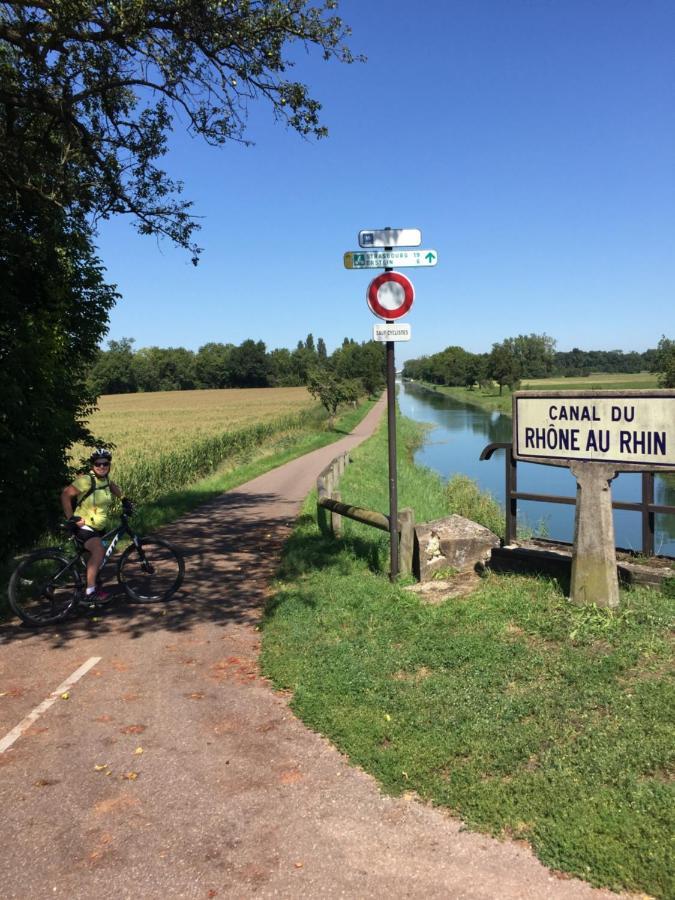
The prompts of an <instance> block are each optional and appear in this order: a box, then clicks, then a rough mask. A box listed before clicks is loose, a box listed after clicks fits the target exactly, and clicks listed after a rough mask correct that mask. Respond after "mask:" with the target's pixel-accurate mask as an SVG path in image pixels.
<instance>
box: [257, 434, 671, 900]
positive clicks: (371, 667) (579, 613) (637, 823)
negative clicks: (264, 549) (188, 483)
mask: <svg viewBox="0 0 675 900" xmlns="http://www.w3.org/2000/svg"><path fill="white" fill-rule="evenodd" d="M415 439H417V438H416V435H415V429H414V428H413V427H412V426H410V425H409V424H407V423H403V424H402V428H401V434H400V437H399V446H402V445H403V444H404V443H405V442H406V441H410V440H415ZM354 458H355V459H354V463H353V464H352V465H351V466H350V467H349V468H348V469H347V472H346V474H345V477H344V479H343V482H342V484H341V491H342V496H343V499H345V500H347V501H348V502H352V503H359V504H360V505H364V506H369V507H372V508H375V509H381V510H382V511H386V508H387V505H386V490H387V487H386V486H387V475H386V471H387V470H386V441H385V440H384V438H383V431H381V432H380V433H379V434H378V436H377V437H376V438H375V439H373V440H372V441H369V442H367V443H366V444H364V445H362V446H361V447H360V448H359V449H358V450H357V451H356V452H355V453H354ZM399 474H400V482H399V496H400V505H401V506H405V505H411V506H413V507H414V508H415V512H416V518H417V519H418V521H423V520H428V519H431V518H435V517H437V516H438V515H443V514H445V513H446V512H447V511H449V509H450V507H451V505H452V506H454V508H455V510H456V509H457V507H456V504H457V503H458V502H460V503H461V502H462V498H465V499H467V498H468V501H469V502H471V503H474V504H475V503H476V498H475V496H473V497H472V492H471V490H469V491H468V492H467V491H466V490H464V489H462V487H461V486H459V488H458V487H457V486H455V488H454V490H453V489H451V490H449V491H446V490H445V489H444V487H443V485H442V483H441V481H440V479H438V478H437V477H436V476H435V475H434V474H433V473H430V472H429V471H428V470H419V469H415V468H414V467H413V466H412V464H411V462H410V459H409V456H406V454H405V453H401V454H400V473H399ZM472 509H473V510H474V511H475V505H474V507H473V508H472ZM489 510H490V505H489V504H487V505H486V506H485V508H484V509H482V511H481V510H480V509H479V511H481V514H486V511H487V512H488V513H489ZM457 511H460V512H461V509H460V510H457ZM314 513H315V510H314V507H313V501H312V499H311V498H310V500H309V501H308V504H307V505H306V507H305V511H304V515H303V517H302V518H301V520H300V522H299V524H298V528H297V529H296V531H295V533H294V535H293V537H292V539H291V540H290V542H289V544H288V546H287V550H286V553H285V556H284V560H283V563H282V569H281V572H280V580H279V583H278V587H277V591H276V593H275V596H274V597H273V598H272V600H271V602H270V604H269V607H268V610H267V615H266V619H265V623H264V631H263V651H262V665H263V670H264V672H265V674H266V675H268V676H269V677H270V678H271V679H272V680H273V682H274V684H275V685H276V686H277V687H279V688H283V689H285V690H288V691H292V693H293V699H292V706H293V709H294V711H295V712H296V713H297V714H298V715H299V716H300V717H301V718H302V719H303V720H304V721H305V722H306V723H307V724H308V725H309V726H310V727H311V728H313V729H316V730H317V731H319V732H321V733H322V734H325V735H327V736H328V737H329V738H330V739H331V740H332V741H333V742H334V743H335V744H336V745H337V746H338V747H339V749H340V750H341V751H343V752H345V753H347V754H348V755H349V757H350V759H351V760H352V762H353V763H354V764H357V765H360V766H362V767H363V768H364V769H365V770H366V771H368V772H370V773H372V774H373V775H374V776H375V777H376V778H377V779H378V780H379V782H380V784H381V785H382V787H383V789H384V790H385V791H386V792H389V793H392V794H399V793H401V792H403V791H409V790H412V791H415V792H417V794H418V795H419V796H420V797H422V798H423V799H425V800H428V801H430V802H433V803H435V804H437V805H440V806H443V807H445V808H447V809H448V810H450V811H451V812H453V813H454V814H455V815H457V816H459V817H460V818H461V819H463V820H464V822H465V823H466V824H467V826H468V827H470V828H472V829H476V830H480V831H484V832H487V833H490V834H493V835H498V836H507V837H508V836H512V837H517V838H519V839H523V840H526V841H528V842H529V843H530V844H531V846H532V847H533V849H534V851H535V852H536V854H537V855H538V856H539V858H540V859H541V860H542V861H543V862H544V863H545V864H547V865H548V866H550V867H552V868H554V869H559V870H562V871H565V872H569V873H572V874H575V875H578V876H579V877H581V878H584V879H586V880H588V881H590V882H591V883H593V884H595V885H605V886H609V887H612V888H614V889H629V890H636V891H643V892H647V893H649V894H651V895H652V896H656V897H664V898H665V897H672V896H674V895H675V883H674V881H673V864H672V855H671V854H670V851H671V849H672V845H671V841H672V834H673V826H674V825H675V821H674V817H673V810H674V809H675V804H674V803H673V800H674V799H675V798H674V797H673V780H672V779H673V755H672V734H673V716H672V713H673V709H674V707H675V704H674V702H673V701H674V700H675V697H674V696H673V685H672V680H671V678H670V675H671V673H672V661H673V654H672V632H671V631H670V630H669V628H670V627H671V626H672V622H673V613H674V612H675V598H674V597H673V595H672V592H669V593H659V592H656V591H649V590H646V589H642V590H633V591H631V592H630V593H623V594H622V607H621V611H620V612H618V613H611V612H609V611H605V610H600V609H596V608H594V607H583V608H578V607H574V606H572V605H571V604H570V603H569V602H568V601H567V599H566V598H565V597H564V595H563V594H562V591H561V590H560V587H559V586H558V584H557V583H556V582H554V581H550V580H545V579H539V578H532V577H517V576H497V575H494V574H492V575H489V576H488V577H486V578H484V579H483V580H482V581H481V583H480V587H479V589H478V590H477V591H476V592H475V593H474V594H473V595H472V596H471V597H469V598H464V599H462V600H454V601H449V602H447V603H445V604H441V605H438V606H432V605H424V604H422V603H421V602H420V600H419V599H418V598H417V597H416V596H415V595H412V594H410V593H409V592H407V591H405V590H403V589H402V587H401V586H400V585H396V584H390V583H389V580H388V579H387V578H386V576H385V574H384V573H385V572H386V570H387V566H388V553H387V549H388V548H387V536H386V535H385V534H381V533H380V532H377V531H375V530H373V529H366V528H365V527H364V526H359V525H357V524H356V523H352V522H348V523H347V522H345V532H344V537H343V538H342V539H340V540H335V539H332V538H328V537H323V536H322V535H321V534H320V533H319V531H318V529H317V527H316V524H315V514H314Z"/></svg>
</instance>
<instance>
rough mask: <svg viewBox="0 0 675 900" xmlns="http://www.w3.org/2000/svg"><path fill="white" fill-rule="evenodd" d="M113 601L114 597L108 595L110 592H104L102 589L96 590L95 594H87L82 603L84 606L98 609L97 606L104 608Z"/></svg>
mask: <svg viewBox="0 0 675 900" xmlns="http://www.w3.org/2000/svg"><path fill="white" fill-rule="evenodd" d="M111 599H112V595H111V594H109V593H108V591H103V590H101V588H96V590H95V591H94V593H93V594H87V595H86V596H84V597H83V598H82V603H83V605H84V606H89V607H96V606H104V605H105V604H106V603H108V602H109V601H110V600H111Z"/></svg>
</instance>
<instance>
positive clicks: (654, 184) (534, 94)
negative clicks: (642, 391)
mask: <svg viewBox="0 0 675 900" xmlns="http://www.w3.org/2000/svg"><path fill="white" fill-rule="evenodd" d="M339 12H340V14H341V15H342V17H343V18H344V19H345V20H346V21H347V22H348V23H349V24H350V25H351V27H352V29H353V35H352V38H351V41H350V45H351V47H352V50H353V51H354V52H357V53H363V54H365V55H366V56H367V57H368V61H367V62H366V63H364V64H359V63H355V64H354V65H352V66H343V65H340V64H338V63H325V62H324V61H323V60H321V59H320V57H319V55H318V54H313V55H310V56H305V55H304V53H301V58H300V61H299V64H298V66H297V68H296V73H297V76H298V77H300V78H301V79H302V80H305V81H306V82H307V83H308V84H309V85H310V87H311V89H312V94H313V96H314V97H315V98H316V99H318V100H319V101H320V102H321V103H322V104H323V121H324V123H325V124H326V125H327V126H328V128H329V131H330V135H329V137H328V138H327V139H324V140H321V141H314V142H311V141H306V140H303V139H302V138H300V137H299V136H298V135H297V134H295V133H294V132H291V131H289V130H287V129H286V128H285V127H284V126H283V125H279V124H278V123H275V122H274V121H273V118H272V114H271V110H270V109H269V108H268V107H267V106H266V105H264V104H262V103H261V104H260V105H258V106H256V107H254V108H252V109H251V112H250V118H249V134H248V136H249V137H250V139H252V140H253V141H255V146H253V147H244V146H241V145H239V144H234V143H233V144H231V145H228V146H225V147H223V148H219V149H214V148H210V147H208V146H206V145H205V144H204V143H203V142H200V141H198V140H196V139H190V138H189V137H187V136H186V135H184V134H182V133H179V132H177V133H176V134H175V136H174V138H173V139H172V149H171V154H170V156H169V157H167V159H166V165H167V168H168V170H169V171H170V173H171V174H172V175H174V176H177V177H180V178H182V180H183V181H184V183H185V196H186V197H188V198H190V199H192V200H193V201H194V211H195V212H196V213H197V214H198V215H199V216H200V217H202V219H201V221H202V230H201V232H200V233H199V236H198V242H199V243H200V245H201V246H203V247H204V253H203V256H202V261H201V262H200V264H199V266H198V267H197V268H194V267H193V266H192V265H191V263H190V259H189V256H188V254H187V253H185V252H184V251H182V250H180V249H178V248H176V247H174V246H172V245H171V244H170V243H168V242H162V243H158V242H157V241H156V240H155V239H152V238H147V237H141V236H139V235H138V234H137V233H136V231H135V230H134V229H133V228H132V227H131V226H130V224H129V222H128V220H126V219H117V220H115V221H112V222H109V223H104V224H103V225H102V227H101V231H100V236H99V242H98V243H99V251H100V255H101V258H102V260H103V262H104V264H105V265H106V267H107V270H108V271H107V278H108V280H109V281H112V282H115V283H116V284H117V285H118V289H119V290H120V292H121V294H122V299H121V300H120V301H119V302H118V304H117V306H116V308H115V310H114V311H113V313H112V315H111V324H110V332H109V335H108V337H109V338H115V339H119V338H121V337H133V338H135V341H136V347H144V346H150V345H157V346H163V347H168V346H183V347H187V348H190V349H194V350H197V349H198V348H199V347H200V346H201V345H202V344H204V343H206V342H208V341H222V342H232V343H235V344H239V343H241V341H243V340H245V339H247V338H254V339H255V340H263V341H265V343H266V345H267V347H268V349H273V348H275V347H289V348H293V347H295V345H296V344H297V342H298V340H299V339H301V338H304V337H305V336H306V335H307V334H308V333H310V332H311V333H312V334H313V335H314V338H315V339H317V338H318V337H323V338H324V340H325V341H326V344H327V347H328V350H329V352H330V351H332V350H333V349H334V348H335V347H336V346H338V345H339V344H340V343H341V342H342V339H343V338H344V337H345V336H348V337H353V338H355V339H357V340H368V339H369V338H370V337H371V335H372V326H373V325H374V324H375V323H376V321H379V320H376V319H375V318H374V316H373V314H372V313H371V312H370V310H369V309H368V307H367V305H366V299H365V296H366V289H367V286H368V284H369V282H370V280H371V279H372V278H373V277H375V276H376V275H378V274H379V270H372V271H370V272H367V271H348V270H346V269H344V267H343V261H342V257H343V253H344V252H345V251H347V250H355V249H358V243H357V233H358V232H359V230H361V229H370V228H383V227H385V226H392V227H404V228H419V229H421V231H422V247H423V248H431V249H434V250H436V251H437V252H438V256H439V262H438V265H437V266H436V267H435V268H428V269H427V268H425V269H420V270H414V269H404V270H402V271H403V272H404V273H405V274H407V275H408V277H410V278H411V280H412V281H413V283H414V285H415V289H416V298H415V303H414V305H413V308H412V309H411V311H410V313H409V314H408V316H407V317H406V319H405V321H407V322H409V323H410V325H411V329H412V340H411V341H410V343H401V344H399V345H398V347H397V363H398V362H399V361H403V360H405V359H407V358H412V357H417V356H422V355H425V354H430V353H435V352H438V351H439V350H442V349H443V348H444V347H446V346H449V345H451V344H459V345H460V346H463V347H465V348H466V349H467V350H470V351H473V352H483V351H488V350H489V349H490V347H491V345H492V343H494V342H495V341H500V340H502V339H503V338H505V337H509V336H512V335H517V334H523V333H527V334H529V333H531V332H534V333H537V334H540V333H543V332H546V333H547V334H549V335H551V336H552V337H554V338H555V339H556V340H557V342H558V343H557V346H558V349H560V350H569V349H571V348H572V347H574V346H578V347H581V348H583V349H600V348H602V349H623V350H639V351H643V350H646V349H647V348H649V347H654V346H656V344H657V342H658V340H659V338H660V336H661V335H662V334H664V333H665V334H667V335H669V336H670V337H675V333H674V332H675V328H674V327H673V326H674V325H675V53H674V52H673V47H674V46H675V3H673V2H672V0H420V2H419V3H417V4H414V5H413V4H411V3H410V2H404V0H389V2H387V3H381V2H377V0H342V2H341V3H340V8H339Z"/></svg>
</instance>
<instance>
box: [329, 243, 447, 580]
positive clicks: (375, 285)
mask: <svg viewBox="0 0 675 900" xmlns="http://www.w3.org/2000/svg"><path fill="white" fill-rule="evenodd" d="M421 243H422V233H421V231H420V230H419V229H418V228H383V229H379V230H373V231H360V232H359V246H361V247H363V248H365V249H366V250H367V252H365V253H364V252H362V251H348V252H347V253H345V254H344V265H345V268H347V269H371V268H379V267H380V266H382V267H384V273H383V274H382V275H378V276H377V278H374V279H373V281H371V283H370V284H369V286H368V290H367V292H366V300H367V302H368V306H369V307H370V310H371V312H372V313H373V314H374V315H376V316H377V317H378V318H380V319H383V320H384V323H385V324H384V326H376V329H377V328H379V329H380V331H379V332H377V333H376V334H375V339H376V340H378V341H383V342H385V343H386V354H387V357H386V362H387V431H388V438H389V540H390V559H391V565H390V572H389V579H390V580H391V581H394V580H395V579H396V578H397V577H398V573H399V550H398V537H399V534H398V482H397V456H396V359H395V354H394V348H395V346H396V341H397V340H399V341H400V340H409V339H410V326H409V325H407V323H404V322H401V323H399V324H398V327H397V323H396V320H397V319H399V318H400V317H401V316H404V315H405V314H406V313H407V312H408V310H409V309H410V307H411V306H412V304H413V300H414V299H415V289H414V287H413V286H412V284H411V282H410V280H409V279H408V278H407V277H406V276H405V275H402V274H401V273H400V272H395V271H394V265H403V266H434V265H436V259H437V253H436V251H435V250H419V251H409V250H396V251H395V250H394V248H397V247H405V246H408V247H410V246H413V247H419V245H420V244H421ZM375 248H382V249H381V250H377V249H375Z"/></svg>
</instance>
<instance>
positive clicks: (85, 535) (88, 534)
mask: <svg viewBox="0 0 675 900" xmlns="http://www.w3.org/2000/svg"><path fill="white" fill-rule="evenodd" d="M104 534H105V531H98V530H97V529H96V528H89V527H88V526H87V527H86V528H77V529H76V530H75V532H74V535H75V539H76V540H78V541H79V542H80V543H81V544H86V543H87V541H90V540H91V539H92V538H95V537H97V538H101V537H103V535H104Z"/></svg>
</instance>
